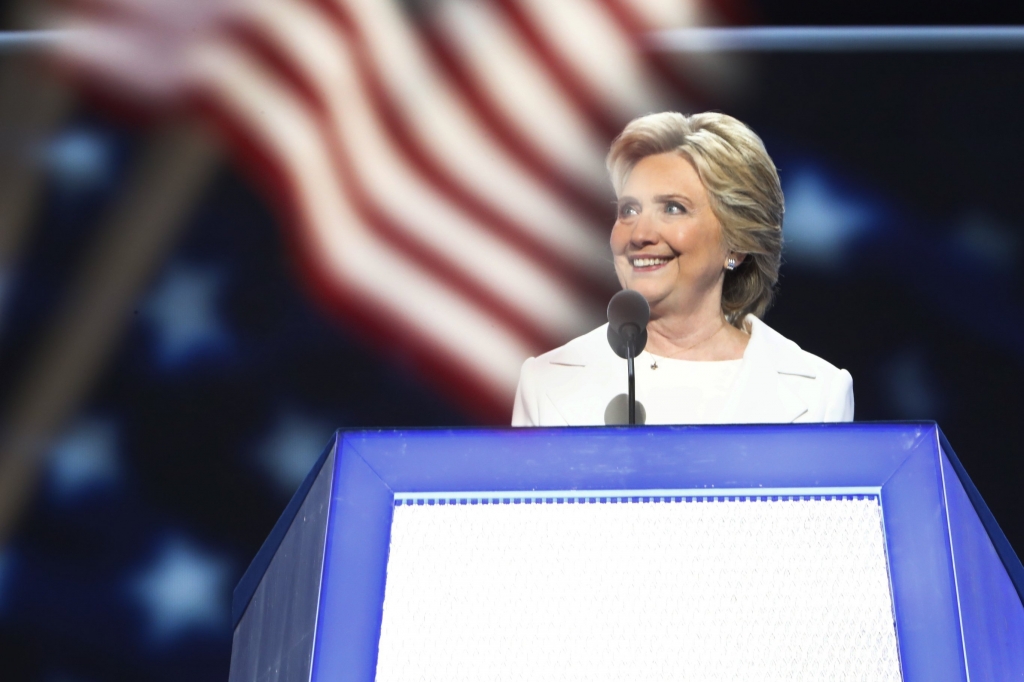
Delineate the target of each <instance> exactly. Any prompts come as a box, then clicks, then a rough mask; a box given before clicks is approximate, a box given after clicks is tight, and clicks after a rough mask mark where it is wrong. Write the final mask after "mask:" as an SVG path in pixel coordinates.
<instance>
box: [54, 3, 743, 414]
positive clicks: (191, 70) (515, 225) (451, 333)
mask: <svg viewBox="0 0 1024 682" xmlns="http://www.w3.org/2000/svg"><path fill="white" fill-rule="evenodd" d="M722 11H723V10H722V7H721V6H718V7H712V6H709V5H706V4H701V3H700V1H699V0H683V1H680V2H675V1H672V0H406V1H405V2H400V1H398V0H217V1H214V0H188V1H187V2H182V1H180V0H179V1H178V2H174V3H170V2H160V1H158V0H83V1H82V2H71V3H70V4H68V5H65V6H64V8H63V10H62V12H61V14H60V16H59V18H58V19H57V20H56V21H55V23H56V24H57V25H59V26H61V27H65V28H71V29H75V30H74V31H73V32H71V33H70V35H71V36H72V37H71V38H70V39H69V40H68V41H67V43H66V44H65V45H64V47H63V49H62V60H63V61H64V63H65V64H66V65H69V66H70V67H71V68H72V69H73V70H74V71H75V72H76V73H77V74H78V76H79V77H80V78H81V79H82V80H83V82H87V83H90V84H93V85H96V84H101V85H102V86H103V87H105V88H107V89H110V88H113V89H114V90H116V91H118V92H120V93H127V94H128V95H129V96H130V97H132V98H133V99H135V100H136V101H144V102H146V103H147V105H148V106H150V107H151V108H152V109H154V110H166V109H168V108H174V109H178V110H180V109H181V108H185V109H189V110H196V111H200V112H202V114H203V115H204V116H207V117H208V118H209V119H210V120H213V121H215V122H216V123H217V124H218V129H219V130H220V131H221V132H222V133H223V134H224V136H225V138H226V139H227V140H229V141H230V145H229V148H230V149H231V151H232V152H233V153H234V154H235V155H236V156H237V157H238V158H240V159H243V160H244V161H245V162H246V167H247V168H248V169H249V170H251V171H253V172H255V173H256V174H257V175H258V176H259V177H260V179H261V180H263V181H265V182H267V183H268V184H267V185H266V187H267V188H268V190H269V191H270V192H271V194H272V196H273V199H274V200H275V201H276V202H277V204H278V205H279V206H280V207H281V208H282V209H283V213H282V217H283V222H284V223H285V224H287V225H288V226H290V227H291V228H293V239H292V242H293V243H294V244H295V245H296V251H297V253H298V255H299V258H300V263H301V265H302V270H303V271H304V273H305V274H306V275H307V276H308V278H309V282H310V283H312V285H313V286H312V287H311V290H312V291H313V292H315V294H316V295H317V297H318V298H319V299H321V301H322V302H324V303H325V304H326V305H328V306H329V307H331V308H332V309H334V310H336V311H337V312H338V314H339V315H341V316H342V318H343V319H344V320H345V321H346V322H347V323H348V324H349V325H350V326H352V327H354V328H356V329H358V330H360V331H361V332H363V333H364V334H365V335H366V336H367V338H368V340H369V341H370V342H371V343H373V344H375V345H376V346H377V347H378V348H380V350H381V352H382V353H385V354H386V353H400V354H402V355H403V357H406V358H408V357H411V358H413V359H414V360H415V361H416V364H417V365H418V366H419V368H420V369H421V370H422V371H424V372H425V373H426V374H427V375H429V376H430V377H431V378H432V379H434V380H435V381H436V382H437V384H438V385H439V387H440V388H441V389H442V390H443V391H446V392H448V393H449V394H450V395H451V396H453V397H454V398H456V399H457V400H458V401H459V402H461V403H462V404H463V405H464V406H466V407H468V408H469V409H470V411H471V412H473V413H476V414H477V415H479V416H480V417H482V418H486V419H494V420H501V421H504V420H505V419H507V415H508V413H509V409H510V405H511V400H512V395H513V393H514V391H515V386H516V382H517V380H518V374H519V368H520V365H521V363H522V362H523V360H524V359H525V358H526V357H528V356H530V355H536V354H538V353H540V352H543V351H544V350H546V349H549V348H552V347H554V346H556V345H559V344H561V343H564V342H565V341H567V340H568V339H570V338H572V337H574V336H576V335H578V334H580V333H582V332H585V331H587V330H589V329H591V328H593V327H594V326H596V325H598V324H600V323H601V321H602V318H603V311H604V306H605V304H606V302H607V299H608V296H609V295H610V294H611V293H612V292H613V291H614V290H615V289H616V288H617V285H616V284H615V280H614V273H613V271H612V267H611V262H610V260H611V259H610V255H609V250H608V245H607V232H608V229H609V227H610V223H611V221H612V219H613V211H612V209H611V207H610V202H611V201H612V200H613V198H614V197H613V195H612V193H611V188H610V185H609V183H608V181H607V179H606V177H605V171H604V165H603V157H604V153H605V151H606V149H607V145H608V143H609V141H610V140H611V138H612V137H613V136H614V135H615V134H616V133H617V132H618V131H619V130H620V129H621V127H622V126H623V125H624V123H625V122H626V121H628V120H629V119H631V118H633V117H634V116H637V115H640V114H643V113H646V112H650V111H658V110H663V109H677V110H687V109H688V108H691V105H692V104H693V103H694V101H695V96H694V95H693V93H692V90H691V87H690V82H689V80H688V79H687V77H686V76H685V73H684V71H683V70H682V69H681V68H680V65H679V64H675V63H670V62H668V61H666V60H665V59H663V58H661V57H659V56H657V55H654V54H653V53H651V52H649V51H647V50H645V48H644V44H645V36H646V35H648V34H649V32H651V31H653V30H658V29H666V28H674V27H682V26H693V25H699V24H704V23H711V22H715V21H718V20H720V15H721V13H722Z"/></svg>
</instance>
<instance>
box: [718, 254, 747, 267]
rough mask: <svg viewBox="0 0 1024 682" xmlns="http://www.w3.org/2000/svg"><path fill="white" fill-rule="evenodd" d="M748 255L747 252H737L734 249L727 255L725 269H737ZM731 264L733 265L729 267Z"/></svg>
mask: <svg viewBox="0 0 1024 682" xmlns="http://www.w3.org/2000/svg"><path fill="white" fill-rule="evenodd" d="M746 257H747V254H745V253H735V252H733V251H730V252H729V255H728V256H726V259H725V263H724V267H725V269H726V270H735V269H736V268H738V267H739V265H740V263H742V262H743V261H744V259H746ZM730 264H731V265H732V267H729V265H730Z"/></svg>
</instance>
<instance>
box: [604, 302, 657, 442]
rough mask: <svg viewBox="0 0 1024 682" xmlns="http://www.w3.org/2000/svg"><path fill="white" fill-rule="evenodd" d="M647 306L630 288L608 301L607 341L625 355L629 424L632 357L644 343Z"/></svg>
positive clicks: (632, 421)
mask: <svg viewBox="0 0 1024 682" xmlns="http://www.w3.org/2000/svg"><path fill="white" fill-rule="evenodd" d="M650 319H651V306H650V305H648V304H647V299H646V298H644V297H643V295H641V294H640V293H638V292H636V291H633V290H632V289H623V290H622V291H620V292H619V293H617V294H615V295H614V296H612V300H611V301H609V302H608V344H609V345H610V346H611V347H612V350H613V351H615V354H616V355H618V356H619V357H620V358H626V373H627V376H628V379H629V423H630V424H631V425H632V424H636V375H635V374H634V372H633V358H635V357H636V356H637V355H638V354H639V353H640V351H642V350H643V349H644V347H645V346H647V323H648V322H649V321H650Z"/></svg>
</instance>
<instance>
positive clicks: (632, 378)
mask: <svg viewBox="0 0 1024 682" xmlns="http://www.w3.org/2000/svg"><path fill="white" fill-rule="evenodd" d="M635 354H636V353H635V351H634V345H633V339H629V340H628V341H626V371H627V372H628V374H629V425H630V426H635V425H636V375H635V374H634V373H633V356H634V355H635Z"/></svg>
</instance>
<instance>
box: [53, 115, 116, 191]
mask: <svg viewBox="0 0 1024 682" xmlns="http://www.w3.org/2000/svg"><path fill="white" fill-rule="evenodd" d="M41 160H42V162H43V163H44V164H45V166H46V168H47V170H49V172H50V174H51V176H52V177H53V179H54V180H55V182H56V183H57V185H58V186H59V187H61V188H63V189H66V190H70V191H82V190H87V189H92V188H95V187H100V186H103V185H105V184H107V183H108V182H109V181H110V180H111V179H112V177H113V173H114V168H113V166H114V158H113V150H112V148H111V145H110V142H109V140H108V139H107V138H106V137H105V136H104V135H103V134H102V133H100V132H98V131H96V130H90V129H88V128H81V127H77V128H71V129H69V130H65V131H63V132H61V133H60V134H58V135H57V136H56V137H54V138H53V139H52V140H50V142H49V143H48V144H47V145H46V146H45V147H44V148H43V149H42V159H41Z"/></svg>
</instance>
